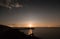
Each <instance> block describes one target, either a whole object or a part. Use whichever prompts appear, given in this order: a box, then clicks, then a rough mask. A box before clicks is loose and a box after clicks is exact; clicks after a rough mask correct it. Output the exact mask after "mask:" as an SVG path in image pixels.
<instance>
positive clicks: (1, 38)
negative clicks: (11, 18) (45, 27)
mask: <svg viewBox="0 0 60 39" xmlns="http://www.w3.org/2000/svg"><path fill="white" fill-rule="evenodd" d="M0 39H39V38H38V37H36V36H34V35H33V36H30V35H26V34H24V33H23V32H21V31H18V30H16V29H13V28H11V27H8V26H5V25H0Z"/></svg>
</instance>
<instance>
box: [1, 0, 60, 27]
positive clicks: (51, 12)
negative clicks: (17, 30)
mask: <svg viewBox="0 0 60 39" xmlns="http://www.w3.org/2000/svg"><path fill="white" fill-rule="evenodd" d="M19 2H21V3H22V5H23V7H20V8H12V9H8V8H6V7H3V6H0V24H5V25H13V26H20V27H23V26H28V25H29V24H32V26H35V27H36V26H37V27H60V26H59V25H60V3H59V0H22V1H19Z"/></svg>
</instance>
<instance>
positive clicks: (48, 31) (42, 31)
mask: <svg viewBox="0 0 60 39" xmlns="http://www.w3.org/2000/svg"><path fill="white" fill-rule="evenodd" d="M21 31H23V32H24V33H25V34H27V32H28V31H29V30H21ZM33 33H34V35H35V36H37V37H41V38H43V39H58V38H60V28H59V27H55V28H48V27H45V28H35V29H34V30H33Z"/></svg>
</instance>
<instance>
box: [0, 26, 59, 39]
mask: <svg viewBox="0 0 60 39" xmlns="http://www.w3.org/2000/svg"><path fill="white" fill-rule="evenodd" d="M31 29H33V33H34V35H33V36H30V35H26V34H25V33H26V32H27V31H28V30H29V28H22V27H20V28H11V27H7V26H5V25H0V39H60V27H36V28H31ZM19 30H22V31H23V32H24V33H23V32H21V31H19Z"/></svg>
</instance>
